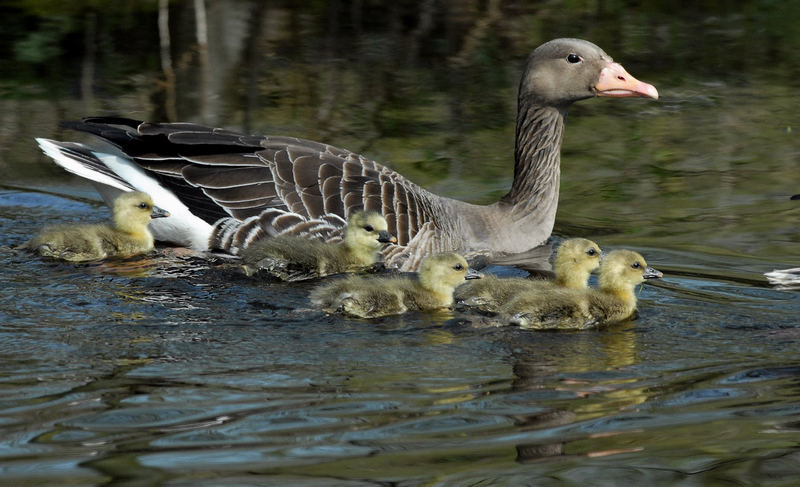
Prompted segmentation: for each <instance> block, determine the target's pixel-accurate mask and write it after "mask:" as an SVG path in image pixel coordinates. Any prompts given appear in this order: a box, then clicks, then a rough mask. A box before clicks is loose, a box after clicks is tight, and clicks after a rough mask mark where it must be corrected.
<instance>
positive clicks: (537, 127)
mask: <svg viewBox="0 0 800 487" xmlns="http://www.w3.org/2000/svg"><path fill="white" fill-rule="evenodd" d="M595 96H607V97H617V98H619V97H646V98H653V99H657V98H658V92H657V91H656V89H655V88H654V87H653V86H652V85H649V84H647V83H643V82H640V81H638V80H636V79H635V78H634V77H633V76H631V75H630V74H628V72H627V71H625V69H624V68H623V67H622V66H621V65H620V64H618V63H615V62H614V61H613V60H612V59H611V57H609V56H608V55H607V54H606V53H605V52H603V50H602V49H600V48H599V47H597V46H596V45H594V44H592V43H591V42H588V41H584V40H580V39H555V40H552V41H549V42H546V43H545V44H542V45H541V46H539V47H538V48H536V49H535V50H534V51H533V53H532V54H531V55H530V57H529V58H528V62H527V65H526V67H525V70H524V73H523V75H522V80H521V81H520V85H519V95H518V113H517V124H516V144H515V151H514V181H513V183H512V185H511V190H510V191H509V192H508V194H506V195H505V196H503V197H502V198H501V199H500V201H498V202H496V203H493V204H490V205H485V206H484V205H474V204H469V203H465V202H462V201H458V200H453V199H450V198H445V197H442V196H439V195H436V194H433V193H431V192H429V191H426V190H425V189H423V188H421V187H419V186H417V185H416V184H414V183H412V182H411V181H409V180H407V179H406V178H404V177H403V176H401V175H400V174H398V173H396V172H394V171H392V170H391V169H389V168H387V167H385V166H382V165H380V164H378V163H377V162H374V161H372V160H369V159H367V158H366V157H364V156H361V155H359V154H354V153H352V152H350V151H347V150H345V149H339V148H336V147H333V146H330V145H327V144H323V143H319V142H312V141H308V140H303V139H298V138H293V137H282V136H255V135H242V134H239V133H236V132H232V131H229V130H224V129H218V128H209V127H204V126H201V125H195V124H191V123H148V122H141V121H136V120H129V119H123V118H107V117H95V118H86V119H84V120H83V121H81V122H73V123H67V124H65V125H66V126H67V127H71V128H73V129H76V130H79V131H83V132H89V133H92V134H95V135H97V136H99V137H101V138H102V139H105V141H107V142H109V143H110V146H109V147H105V148H104V149H102V150H100V149H94V148H91V147H87V146H85V145H81V144H76V143H70V142H55V141H52V140H47V139H37V140H38V142H39V145H40V146H41V148H42V149H43V150H44V152H45V153H46V154H47V155H48V156H50V157H52V158H53V159H54V160H55V161H56V163H57V164H59V165H61V166H63V167H64V168H65V169H66V170H68V171H71V172H74V173H76V174H78V175H80V176H83V177H86V178H88V179H90V180H92V181H93V182H94V183H95V185H96V187H97V188H98V190H99V192H100V193H101V195H102V196H103V198H104V199H105V200H106V201H107V202H108V201H110V200H112V199H113V196H114V195H115V194H116V193H118V192H119V191H125V190H129V189H131V188H135V189H139V190H142V191H146V192H148V193H150V194H151V195H153V198H154V199H155V201H156V203H157V204H158V205H159V206H161V207H163V208H165V209H166V210H168V211H169V212H170V213H171V214H172V215H173V218H170V219H168V220H166V221H164V222H162V223H163V224H162V225H153V227H152V228H153V232H154V234H155V235H156V238H157V239H158V240H163V241H169V242H173V243H177V244H180V245H185V246H190V247H192V248H194V249H198V250H209V249H210V250H215V249H218V250H223V251H227V252H230V253H232V254H239V253H240V252H241V250H242V249H244V248H246V247H247V246H248V245H249V244H250V243H252V242H254V241H257V240H258V239H261V238H264V237H269V236H274V235H278V234H281V233H287V232H288V233H295V234H303V233H306V232H309V231H312V232H317V233H318V234H320V235H322V236H323V237H328V236H337V237H338V235H339V234H340V233H341V231H342V228H343V227H344V226H345V222H346V218H347V217H348V216H349V215H350V213H351V212H353V211H356V210H365V211H377V212H380V213H382V214H383V216H384V217H385V218H386V220H387V222H388V224H389V228H388V230H389V232H390V233H391V234H393V235H395V236H396V237H397V240H398V242H397V243H398V245H397V246H394V247H392V248H390V249H387V250H386V251H385V252H384V255H385V258H386V263H387V265H388V266H392V267H399V268H401V269H403V270H412V269H416V268H417V267H418V265H419V262H420V261H421V259H422V257H424V256H425V255H428V254H432V253H436V252H444V251H457V252H460V253H462V254H466V255H470V254H471V253H472V252H481V253H484V254H486V253H488V254H490V255H491V254H513V253H519V252H523V251H526V250H528V249H530V248H533V247H536V246H538V245H540V244H541V243H543V242H544V241H545V240H547V238H548V237H549V236H550V232H551V231H552V228H553V223H554V220H555V214H556V207H557V205H558V192H559V177H560V152H561V139H562V133H563V129H564V118H565V116H566V113H567V109H568V108H569V106H570V105H571V104H572V103H573V102H575V101H578V100H582V99H585V98H591V97H595ZM106 145H107V146H108V145H109V144H106Z"/></svg>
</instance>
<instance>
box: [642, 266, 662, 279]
mask: <svg viewBox="0 0 800 487" xmlns="http://www.w3.org/2000/svg"><path fill="white" fill-rule="evenodd" d="M663 276H664V274H663V273H662V272H661V271H659V270H657V269H653V268H652V267H650V266H645V268H644V276H642V277H644V278H645V279H661V278H662V277H663Z"/></svg>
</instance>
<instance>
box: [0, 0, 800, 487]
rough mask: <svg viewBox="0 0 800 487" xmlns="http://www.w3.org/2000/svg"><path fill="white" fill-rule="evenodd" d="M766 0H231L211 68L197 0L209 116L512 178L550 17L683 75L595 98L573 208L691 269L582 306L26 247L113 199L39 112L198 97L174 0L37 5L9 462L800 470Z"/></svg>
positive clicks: (429, 472) (159, 107) (259, 472)
mask: <svg viewBox="0 0 800 487" xmlns="http://www.w3.org/2000/svg"><path fill="white" fill-rule="evenodd" d="M762 3H764V2H746V3H743V4H740V5H739V6H738V7H737V8H736V9H734V10H730V9H729V10H728V11H725V12H722V11H714V10H708V9H704V8H703V7H694V8H695V10H687V9H684V10H682V11H681V12H680V13H670V12H669V11H661V10H659V8H658V6H654V7H652V8H651V9H644V8H642V7H636V6H628V7H629V8H627V9H625V8H623V5H619V6H618V7H619V12H625V13H624V14H622V16H621V17H619V16H617V15H615V14H614V12H616V10H614V9H610V10H608V11H606V10H596V11H595V10H591V9H589V10H581V9H580V8H579V7H572V9H573V11H572V12H569V15H567V13H565V12H564V11H563V10H558V11H557V9H546V8H544V7H543V8H542V9H535V8H529V9H528V8H522V7H513V6H505V5H501V7H500V10H499V13H500V15H495V14H496V13H497V12H495V11H494V10H492V9H493V6H494V3H492V2H489V3H488V4H487V5H476V6H472V7H460V6H459V5H462V3H454V4H452V5H451V4H449V3H446V2H429V3H423V4H421V6H420V7H419V8H417V6H411V5H408V6H406V5H404V6H395V7H393V8H388V9H383V8H382V7H375V6H371V5H362V4H353V5H350V4H346V3H342V4H338V3H336V2H332V3H330V4H329V5H324V4H323V3H321V2H320V3H319V4H313V5H311V6H308V7H296V8H280V7H279V6H276V5H273V4H272V3H271V2H245V1H241V2H232V1H230V2H225V1H217V2H208V6H209V10H210V12H209V15H208V18H209V36H210V40H211V41H214V42H210V43H209V50H208V62H209V63H210V64H211V65H212V67H213V68H214V69H209V70H208V72H207V77H206V78H205V79H206V85H205V86H201V83H198V82H197V79H198V77H199V75H200V74H201V73H202V69H201V68H202V66H201V63H200V58H199V56H198V55H197V50H196V48H195V47H194V45H193V44H192V43H193V42H194V37H193V36H194V24H193V22H194V13H193V10H192V4H193V2H170V5H171V7H170V8H171V10H170V13H171V16H172V21H171V24H170V25H171V28H172V32H171V34H172V40H173V43H174V47H173V52H172V59H173V61H174V63H175V71H176V76H177V85H176V88H177V89H176V102H175V107H174V110H175V112H176V115H177V116H178V117H179V118H180V119H183V120H192V121H203V120H205V121H206V122H207V123H211V124H213V125H219V126H225V127H228V128H236V129H241V130H244V131H248V132H264V133H266V132H270V133H284V134H293V135H299V136H304V137H310V138H314V139H319V140H325V141H328V142H332V143H335V144H337V145H339V146H342V147H347V148H350V149H352V150H356V151H359V152H363V153H365V154H367V155H369V156H370V157H373V158H375V159H377V160H380V161H384V162H387V163H388V164H390V165H391V166H392V167H395V168H397V169H399V170H400V171H401V172H402V173H403V174H406V175H408V176H409V177H411V178H412V179H413V180H415V181H417V182H419V183H420V184H423V185H424V186H426V187H429V188H432V189H433V190H435V191H437V192H439V193H442V194H448V195H451V196H454V197H459V198H463V199H468V200H470V201H479V202H486V201H491V200H493V199H495V198H497V197H498V196H499V195H501V194H502V193H503V192H504V190H505V189H506V188H507V187H508V184H509V178H510V154H511V151H512V144H513V139H512V137H513V115H514V90H515V85H516V82H517V81H516V78H517V75H518V72H519V69H520V66H521V63H522V60H523V59H524V57H525V54H526V53H527V52H528V51H529V50H530V49H531V48H533V47H535V45H537V44H538V43H539V42H541V41H543V40H545V39H548V38H551V37H555V36H559V35H574V36H581V37H587V38H590V39H592V40H595V41H596V42H597V43H598V44H600V45H602V46H603V47H604V48H605V49H606V50H607V51H608V52H609V53H610V54H611V55H612V56H614V57H615V58H616V59H617V60H618V61H620V62H622V63H623V64H624V65H625V66H626V68H628V70H629V71H630V72H631V73H633V74H634V75H635V76H637V77H638V78H639V79H642V80H645V81H648V82H651V83H653V84H655V85H656V86H657V87H658V88H659V91H660V92H661V94H662V99H661V100H660V101H659V102H647V101H640V100H591V101H587V102H582V103H580V104H576V105H575V106H574V107H573V109H572V110H571V112H570V118H569V120H568V123H567V132H566V139H565V143H564V151H563V165H562V187H561V192H562V196H561V201H560V206H559V214H558V219H557V229H556V234H557V236H558V237H559V238H560V237H570V236H582V237H587V238H592V239H594V240H596V241H597V242H598V243H600V245H601V246H603V247H604V248H617V247H628V248H634V249H636V250H639V251H640V252H641V253H642V254H643V255H644V256H645V257H646V258H647V260H648V263H649V264H651V265H652V266H654V267H656V268H658V269H660V270H662V271H664V272H665V277H664V279H663V280H662V281H660V282H656V283H648V284H647V285H645V286H643V287H642V289H641V291H640V292H639V300H640V316H639V317H638V319H636V320H632V321H630V322H626V323H622V324H620V325H617V326H613V327H610V328H608V329H603V330H593V331H584V332H578V333H533V332H528V331H522V330H517V329H512V328H501V329H496V328H490V329H486V328H481V327H479V326H476V325H475V323H473V322H472V321H473V320H471V318H470V317H469V316H465V315H461V314H458V313H436V314H426V313H411V314H407V315H404V316H400V317H387V318H383V319H377V320H350V319H345V318H342V317H339V316H326V315H325V314H323V313H321V312H319V311H316V310H314V309H312V308H311V306H310V303H309V302H308V300H307V293H308V291H309V289H311V287H312V286H313V283H312V284H309V283H306V284H275V283H264V282H259V281H255V280H251V279H247V278H245V277H244V276H241V275H240V274H239V273H237V272H235V269H233V268H231V267H230V266H229V265H228V264H227V263H226V262H225V261H224V260H221V259H212V260H206V259H200V258H197V257H196V256H193V255H190V254H187V253H185V252H182V251H180V250H176V249H170V248H166V247H160V248H159V249H158V251H157V252H155V253H154V254H152V255H148V256H144V257H139V258H135V259H129V260H124V261H105V262H100V263H91V264H79V265H74V264H65V263H55V262H50V261H45V260H42V259H38V258H35V257H33V256H31V255H29V254H26V253H22V252H19V251H16V250H14V249H13V246H15V245H18V244H20V243H22V242H23V241H25V240H26V239H27V238H28V237H29V236H30V235H31V234H32V233H34V232H35V231H36V230H37V229H38V228H40V227H41V226H42V225H43V224H46V223H63V222H70V221H97V220H102V219H104V218H106V217H107V215H108V212H107V210H106V209H105V207H104V206H102V205H101V204H100V203H99V201H98V198H97V196H96V194H95V193H94V192H93V190H92V188H91V187H90V186H89V185H87V184H85V183H83V182H81V181H80V180H78V179H75V178H72V177H69V176H67V175H65V174H64V173H63V172H62V171H61V170H59V169H57V168H56V167H55V165H54V164H52V163H50V162H49V161H48V160H47V159H46V158H45V157H44V156H42V155H40V154H39V152H38V149H37V148H36V146H35V143H34V142H33V139H32V138H33V137H34V136H44V137H52V138H58V139H63V138H73V139H74V138H76V136H75V134H73V133H69V132H66V131H64V130H61V129H58V128H57V122H58V121H59V120H62V119H75V118H78V117H80V116H82V115H84V114H88V113H108V114H110V113H118V114H122V115H126V116H133V117H141V118H143V119H165V118H167V117H168V116H169V112H170V111H171V110H172V109H171V108H167V105H168V103H167V102H165V92H164V87H163V85H161V84H159V83H158V79H160V78H161V77H162V76H163V75H162V72H161V70H160V69H161V68H160V66H161V65H160V60H159V58H158V54H157V53H158V47H157V46H158V37H157V33H156V31H155V25H156V20H155V19H156V16H157V12H156V11H155V7H154V6H153V5H149V4H148V5H149V6H147V7H143V6H139V7H137V6H136V5H138V4H135V3H130V4H128V3H126V2H119V3H118V4H115V5H117V7H114V8H109V9H108V10H106V11H102V12H91V11H83V10H81V11H79V12H78V11H68V12H61V14H62V15H57V14H58V12H50V13H49V14H48V16H47V20H44V21H39V20H37V19H40V15H41V14H40V13H37V11H36V10H35V9H32V10H28V11H26V14H25V15H24V16H21V17H20V15H21V14H19V12H21V11H18V10H13V12H17V13H18V16H17V17H14V15H10V16H9V17H7V20H4V22H6V23H7V25H6V26H5V27H6V29H5V32H11V34H8V35H7V38H5V40H4V41H3V42H4V43H5V44H4V45H5V47H4V49H6V51H7V52H8V53H9V56H7V57H5V58H4V59H5V60H4V61H2V62H3V63H4V72H6V73H10V74H9V75H8V77H7V78H6V79H5V80H4V81H3V82H2V91H0V94H2V98H0V103H1V104H2V106H3V110H2V111H1V112H2V119H0V140H2V144H0V146H1V147H2V149H0V169H1V170H2V181H0V182H1V183H2V186H1V187H0V230H1V231H0V235H2V239H1V240H0V245H1V246H2V248H0V268H2V271H0V272H2V283H3V285H2V286H0V303H1V304H0V337H1V338H0V484H3V485H15V486H18V485H37V486H38V485H59V486H60V485H170V486H180V485H209V486H210V485H220V484H228V485H308V486H320V485H352V486H361V485H459V486H460V485H537V486H542V485H543V486H548V485H581V484H583V485H609V486H615V485H621V484H626V483H627V484H632V485H657V484H661V485H673V484H677V485H730V484H733V485H776V486H777V485H787V486H788V485H794V484H795V483H796V474H797V472H798V469H800V451H799V450H798V441H800V427H799V426H798V425H800V406H798V404H800V400H799V399H800V387H799V386H800V360H798V358H797V352H796V351H797V349H798V342H800V331H798V310H800V293H798V292H797V291H793V290H781V289H775V288H772V287H770V286H769V285H768V284H767V283H766V280H765V279H764V277H763V272H765V271H769V270H772V269H774V268H786V267H796V266H798V265H800V252H798V247H797V241H798V237H800V232H798V221H799V220H800V208H798V205H797V202H791V201H789V200H788V196H789V195H791V194H795V193H798V192H800V186H798V178H797V162H796V161H797V158H798V148H797V147H798V145H797V141H796V137H797V130H798V127H797V126H796V119H795V117H794V104H795V101H796V90H797V87H798V86H797V81H796V79H797V78H796V76H795V75H796V73H797V72H798V67H800V57H798V55H797V54H796V53H794V52H793V51H792V50H791V49H788V48H787V47H786V46H788V45H791V42H790V41H792V36H795V34H794V30H791V29H788V28H786V27H785V25H794V24H793V23H792V22H794V20H797V17H798V15H796V14H797V12H794V10H793V9H789V10H788V11H782V13H781V14H780V15H779V14H777V13H770V12H772V10H769V9H766V8H763V9H760V8H759V7H763V5H761V4H762ZM141 5H144V4H141ZM464 5H466V4H464ZM253 6H258V7H259V8H260V9H261V10H260V11H261V12H262V13H261V14H259V15H255V16H251V15H249V12H251V10H250V8H252V7H253ZM609 8H610V7H609ZM787 8H788V7H787ZM214 9H217V10H214ZM514 9H516V10H514ZM773 10H774V9H773ZM795 10H796V9H795ZM220 11H224V12H226V14H227V15H219V12H220ZM215 12H216V15H215ZM758 12H761V13H758ZM566 18H570V19H571V21H569V22H568V21H566V20H565V19H566ZM426 19H427V21H430V24H426V23H425V22H424V21H425V20H426ZM486 19H488V20H486ZM793 19H794V20H793ZM15 20H16V21H18V22H15ZM23 20H24V21H23ZM479 20H485V21H486V22H487V24H486V25H488V26H489V27H491V26H495V27H498V28H486V30H480V28H478V27H476V26H477V25H479V22H478V21H479ZM785 23H788V24H785ZM250 25H257V26H258V32H259V35H257V36H248V35H247V32H249V30H248V26H250ZM426 25H427V26H428V27H425V26H426ZM53 26H60V27H58V28H55V27H53ZM144 26H148V27H147V28H145V27H144ZM621 27H624V28H621ZM87 29H88V30H89V31H92V29H93V31H92V32H94V35H95V36H98V37H99V38H101V39H102V40H103V42H102V43H99V44H97V46H96V48H95V49H94V50H91V49H87V48H86V45H87V44H86V43H85V41H84V34H85V32H86V31H87ZM653 32H655V33H656V34H657V35H655V36H654V35H652V33H653ZM764 32H768V33H769V35H767V36H763V35H760V34H763V33H764ZM37 33H38V34H37ZM45 33H48V34H47V35H49V36H51V37H54V38H50V37H47V35H45ZM222 33H225V34H224V35H222ZM612 33H615V34H614V35H612ZM134 34H136V35H134ZM37 35H38V37H37ZM615 36H618V37H615ZM31 39H33V40H31ZM37 39H38V40H37ZM223 39H224V42H223ZM468 39H469V40H468ZM23 41H24V42H23ZM37 42H38V44H37ZM36 46H39V48H37V47H36ZM42 46H44V47H47V46H50V47H53V46H54V47H56V48H57V49H55V50H52V49H49V48H48V49H44V47H42ZM37 49H38V50H37ZM36 56H39V57H38V58H37V57H36ZM248 60H249V61H248ZM778 61H780V62H778ZM8 66H12V67H13V69H10V70H9V69H5V68H7V67H8ZM87 73H89V74H87ZM92 73H93V74H92ZM87 76H88V78H87ZM87 79H88V80H89V81H91V82H89V83H88V84H87V83H86V80H87ZM203 90H205V94H206V96H205V98H204V99H205V100H206V102H205V103H199V100H200V99H201V97H200V94H201V93H203ZM492 270H494V271H497V272H500V273H504V274H512V273H514V270H513V269H509V268H499V267H495V268H493V269H492Z"/></svg>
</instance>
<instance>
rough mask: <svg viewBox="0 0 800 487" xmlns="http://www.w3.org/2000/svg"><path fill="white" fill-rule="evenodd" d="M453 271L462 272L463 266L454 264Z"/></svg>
mask: <svg viewBox="0 0 800 487" xmlns="http://www.w3.org/2000/svg"><path fill="white" fill-rule="evenodd" d="M453 270H456V271H463V270H464V266H463V265H461V264H456V265H454V266H453Z"/></svg>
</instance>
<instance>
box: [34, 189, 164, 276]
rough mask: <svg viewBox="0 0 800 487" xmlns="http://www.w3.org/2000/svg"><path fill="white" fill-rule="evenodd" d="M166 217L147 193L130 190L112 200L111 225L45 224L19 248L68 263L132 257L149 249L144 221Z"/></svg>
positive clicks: (151, 245) (151, 236) (149, 239)
mask: <svg viewBox="0 0 800 487" xmlns="http://www.w3.org/2000/svg"><path fill="white" fill-rule="evenodd" d="M167 216H169V213H168V212H166V211H164V210H162V209H161V208H159V207H157V206H154V205H153V200H152V199H151V198H150V196H149V195H147V194H145V193H142V192H139V191H132V192H129V193H123V194H121V195H120V196H119V197H117V198H116V200H115V201H114V205H113V208H112V219H113V225H107V224H82V225H52V226H46V227H44V228H43V229H42V230H41V231H40V232H39V233H38V234H37V235H36V236H35V237H33V238H32V239H30V240H29V241H27V242H25V243H24V244H22V245H21V246H20V248H23V249H28V250H31V251H33V252H34V253H36V254H39V255H41V256H43V257H52V258H55V259H60V260H66V261H71V262H85V261H92V260H100V259H105V258H107V257H132V256H134V255H139V254H144V253H146V252H149V251H151V250H153V235H152V234H151V233H150V230H148V228H147V224H148V223H150V220H151V219H152V218H162V217H167Z"/></svg>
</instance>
